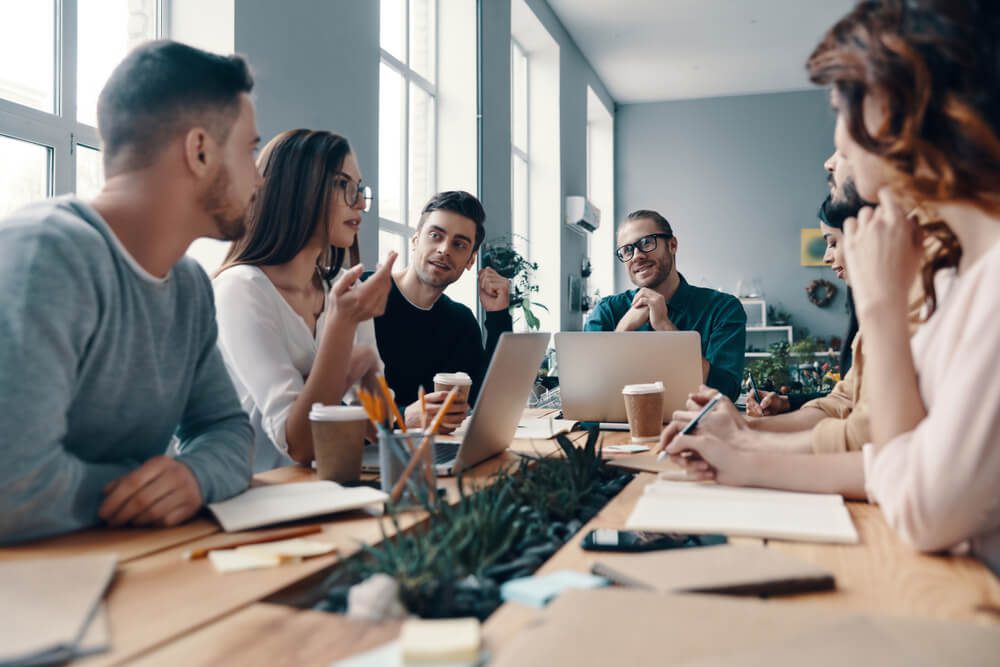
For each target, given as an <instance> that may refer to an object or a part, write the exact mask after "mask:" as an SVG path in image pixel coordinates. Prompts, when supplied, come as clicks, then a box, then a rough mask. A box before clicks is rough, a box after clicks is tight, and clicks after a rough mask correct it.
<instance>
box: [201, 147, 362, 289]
mask: <svg viewBox="0 0 1000 667" xmlns="http://www.w3.org/2000/svg"><path fill="white" fill-rule="evenodd" d="M350 152H351V146H350V144H348V142H347V139H345V138H344V137H342V136H340V135H337V134H333V133H332V132H325V131H322V130H286V131H285V132H282V133H281V134H279V135H278V136H276V137H275V138H273V139H271V141H269V142H267V145H266V146H265V147H264V150H263V151H261V155H260V158H259V159H258V160H257V166H258V168H259V169H260V172H261V175H262V176H263V177H264V185H263V186H261V188H260V190H258V191H257V194H256V196H255V197H254V200H253V202H251V204H250V208H249V210H248V211H247V218H246V227H247V230H246V233H245V234H244V235H243V237H242V238H241V239H239V240H238V241H235V242H234V243H233V245H232V246H231V247H230V248H229V253H228V254H227V255H226V259H225V261H224V262H223V263H222V267H221V268H219V270H218V272H217V273H216V275H218V274H219V273H222V272H223V271H225V270H226V269H228V268H229V267H231V266H235V265H237V264H249V265H251V266H274V265H277V264H284V263H286V262H290V261H291V260H292V258H293V257H295V256H296V255H297V254H298V253H299V252H300V251H301V250H302V249H303V248H304V247H305V246H306V245H307V244H308V243H309V241H310V239H312V238H313V235H314V234H315V233H316V226H317V225H323V226H324V228H325V226H326V224H327V221H328V220H329V219H330V206H331V203H332V202H333V196H334V190H335V188H336V187H337V174H339V173H340V170H341V169H342V168H343V165H344V159H345V158H346V157H347V155H348V154H349V153H350ZM345 260H348V261H349V262H350V263H349V264H348V266H353V265H355V264H357V263H358V262H360V261H361V259H360V252H359V249H358V239H357V237H356V236H355V238H354V243H353V244H351V247H350V248H348V249H346V250H345V249H344V248H335V247H333V246H331V247H330V251H329V252H328V253H323V256H322V257H321V258H320V260H319V263H318V265H317V267H318V268H319V270H320V274H321V275H322V277H323V279H324V280H326V281H327V282H329V281H330V280H331V279H332V278H333V276H334V275H336V273H337V271H338V270H339V269H340V268H341V267H342V266H343V265H344V263H345Z"/></svg>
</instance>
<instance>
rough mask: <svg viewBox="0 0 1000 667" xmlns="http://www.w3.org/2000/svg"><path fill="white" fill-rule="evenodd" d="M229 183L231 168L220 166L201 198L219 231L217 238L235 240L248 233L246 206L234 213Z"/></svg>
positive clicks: (204, 208) (203, 208)
mask: <svg viewBox="0 0 1000 667" xmlns="http://www.w3.org/2000/svg"><path fill="white" fill-rule="evenodd" d="M229 185H230V178H229V170H228V169H226V167H225V166H220V167H219V172H218V173H217V174H216V175H215V178H213V179H212V182H211V183H209V185H208V187H207V188H206V189H205V192H204V193H202V196H201V197H200V198H199V203H200V204H201V207H202V210H203V211H205V212H206V213H207V214H208V215H210V216H211V217H212V221H213V222H214V223H215V229H216V231H218V236H217V237H216V238H218V239H220V240H222V241H235V240H237V239H239V238H242V236H243V235H244V234H245V233H246V212H247V210H246V207H244V208H243V210H242V211H241V212H240V213H238V214H235V213H233V206H232V202H231V201H230V199H229Z"/></svg>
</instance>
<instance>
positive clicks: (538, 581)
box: [500, 570, 608, 607]
mask: <svg viewBox="0 0 1000 667" xmlns="http://www.w3.org/2000/svg"><path fill="white" fill-rule="evenodd" d="M607 585H608V580H607V579H605V578H604V577H598V576H595V575H592V574H583V573H582V572H574V571H572V570H561V571H559V572H553V573H552V574H544V575H538V576H533V577H521V578H520V579H511V580H510V581H508V582H507V583H505V584H503V585H502V586H501V587H500V597H502V598H503V599H504V601H506V602H520V603H521V604H526V605H528V606H529V607H544V606H545V605H547V604H548V603H549V601H550V600H552V599H553V598H555V597H556V596H558V595H559V594H560V593H562V592H563V591H565V590H569V589H573V588H599V587H601V586H607Z"/></svg>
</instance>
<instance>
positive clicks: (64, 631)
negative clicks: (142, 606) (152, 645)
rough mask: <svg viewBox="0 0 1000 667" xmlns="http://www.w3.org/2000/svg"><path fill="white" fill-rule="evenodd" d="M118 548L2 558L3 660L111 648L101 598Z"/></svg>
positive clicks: (56, 658)
mask: <svg viewBox="0 0 1000 667" xmlns="http://www.w3.org/2000/svg"><path fill="white" fill-rule="evenodd" d="M116 561H117V558H116V557H115V556H114V555H113V554H100V555H96V556H74V557H71V558H50V559H49V558H47V559H32V560H24V561H9V562H4V563H0V591H3V594H2V595H0V618H2V619H3V622H2V623H0V665H29V664H44V663H51V662H62V661H66V660H71V659H73V658H76V657H79V656H82V655H87V654H90V653H96V652H98V651H104V650H107V648H108V644H109V639H108V625H107V619H106V617H105V614H104V613H103V608H102V607H101V598H102V596H103V595H104V591H105V589H106V588H107V587H108V584H109V583H111V578H112V576H113V575H114V573H115V563H116Z"/></svg>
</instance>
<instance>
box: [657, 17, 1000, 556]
mask: <svg viewBox="0 0 1000 667" xmlns="http://www.w3.org/2000/svg"><path fill="white" fill-rule="evenodd" d="M809 71H810V74H811V76H812V79H813V81H815V82H816V83H820V84H825V85H832V87H833V91H832V100H833V105H834V108H835V109H836V112H837V126H836V131H835V137H834V139H835V142H836V144H837V148H838V150H839V151H841V152H842V154H843V155H844V156H845V158H846V159H847V160H848V161H849V162H850V164H851V167H852V170H853V173H854V177H855V182H856V184H857V187H858V191H859V193H860V194H861V195H862V196H863V197H864V198H865V199H868V200H870V201H876V200H877V201H878V202H879V204H878V206H877V207H875V208H868V209H864V210H863V211H862V213H861V215H859V216H858V219H857V220H856V221H849V222H848V224H847V226H846V235H845V244H846V253H847V265H848V270H849V271H850V274H851V278H852V285H853V288H854V299H855V306H856V308H857V313H858V318H859V321H860V324H861V333H862V335H863V336H864V340H865V349H866V367H865V373H866V380H865V381H866V382H867V383H868V386H869V389H870V396H871V400H870V407H871V440H872V441H871V443H870V444H868V445H866V447H865V452H864V473H865V490H866V491H867V494H868V497H869V498H870V499H871V500H872V501H874V502H877V503H879V504H880V505H881V508H882V511H883V513H884V515H885V517H886V520H887V521H888V523H889V524H890V525H891V526H892V527H893V528H894V529H895V530H896V532H897V533H898V534H899V535H900V536H901V537H902V538H903V539H904V540H905V541H907V542H908V543H910V544H912V545H913V546H914V547H915V548H917V549H920V550H922V551H939V550H970V551H971V552H972V553H973V554H974V555H976V556H977V557H979V558H981V559H982V560H983V561H984V562H985V563H986V564H987V565H988V566H989V567H990V568H991V569H992V570H993V571H994V572H997V573H1000V373H998V372H997V359H998V358H1000V322H998V320H997V317H998V313H1000V87H998V86H997V84H996V82H997V80H998V77H1000V4H998V3H994V2H975V1H974V0H963V1H958V0H953V1H951V2H944V1H943V0H910V1H908V2H902V1H901V0H882V1H877V2H876V1H873V2H863V3H860V4H859V5H858V6H857V7H856V8H855V9H854V10H853V11H852V12H851V13H850V14H848V15H847V16H846V17H845V18H844V19H843V20H841V21H840V22H839V23H837V24H836V25H835V26H834V27H833V28H832V29H831V30H830V32H829V33H828V34H827V35H826V37H825V38H824V39H823V41H822V42H821V43H820V45H819V46H818V47H817V48H816V50H815V52H814V53H813V55H812V57H811V58H810V60H809ZM918 205H919V206H921V207H922V208H923V209H924V210H926V211H931V212H935V213H936V214H937V215H936V217H937V219H938V220H941V221H943V222H946V223H947V227H948V228H950V230H951V231H952V232H953V233H954V239H951V242H949V239H948V237H947V235H946V234H945V235H942V239H943V240H944V241H945V242H944V243H942V245H941V246H940V248H939V250H938V252H937V253H936V254H935V256H934V257H933V258H932V259H931V260H930V261H923V259H922V255H923V253H922V250H921V243H920V234H919V232H918V229H919V228H918V226H917V224H916V222H915V221H914V220H913V219H911V218H908V217H907V216H906V215H905V213H904V211H907V210H912V208H913V207H915V206H918ZM932 229H933V228H932ZM941 229H942V228H941V227H938V230H939V231H940V230H941ZM956 239H957V243H956V242H954V241H955V240H956ZM918 272H921V273H922V276H923V282H924V288H925V291H926V294H927V297H928V298H927V304H926V316H927V319H926V322H925V324H924V325H923V326H922V327H921V328H920V330H919V332H918V333H917V334H916V335H915V336H914V337H913V339H912V344H911V345H910V346H905V345H899V341H900V340H905V339H906V338H907V337H908V332H909V330H908V318H907V292H908V288H909V286H910V284H911V283H912V280H913V279H914V278H915V277H916V275H917V273H918ZM695 398H696V399H697V400H699V401H700V400H703V397H695ZM670 430H671V429H670V428H669V427H668V431H667V432H665V438H664V440H665V441H666V440H671V441H670V442H669V445H668V446H667V451H668V452H670V453H671V454H672V455H675V459H676V460H678V461H679V462H682V463H684V462H685V459H682V458H681V457H679V456H677V455H679V454H680V453H681V452H683V451H684V450H694V451H696V452H698V454H699V455H700V460H693V461H690V462H688V463H687V465H688V466H689V469H690V470H691V471H692V473H693V474H694V475H695V476H698V477H703V478H705V477H709V478H716V479H718V480H719V481H720V482H723V483H737V484H739V483H747V480H746V479H741V478H742V477H743V476H745V474H746V473H745V472H744V471H741V470H740V468H741V466H742V464H744V463H745V460H744V458H743V457H744V456H745V454H746V453H745V452H742V451H740V450H739V449H737V448H735V447H733V446H731V445H730V444H729V443H728V442H726V441H725V440H724V439H723V438H720V437H718V436H717V435H712V434H704V435H695V436H681V437H676V438H672V437H670V436H671V433H670ZM750 483H752V481H751V482H750Z"/></svg>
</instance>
